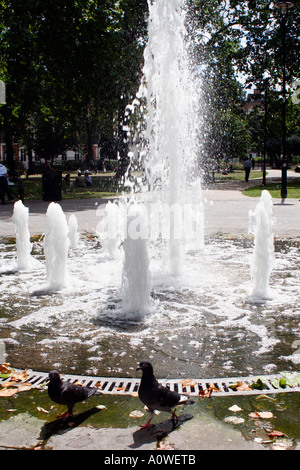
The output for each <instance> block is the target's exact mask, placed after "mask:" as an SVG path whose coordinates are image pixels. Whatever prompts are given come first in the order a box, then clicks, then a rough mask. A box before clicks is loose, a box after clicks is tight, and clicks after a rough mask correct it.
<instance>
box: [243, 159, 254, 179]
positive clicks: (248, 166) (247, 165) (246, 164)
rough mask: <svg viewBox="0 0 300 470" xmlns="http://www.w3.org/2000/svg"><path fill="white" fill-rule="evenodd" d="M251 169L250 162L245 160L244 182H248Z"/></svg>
mask: <svg viewBox="0 0 300 470" xmlns="http://www.w3.org/2000/svg"><path fill="white" fill-rule="evenodd" d="M251 167H252V164H251V160H249V158H247V160H246V161H245V162H244V170H245V181H249V176H250V171H251Z"/></svg>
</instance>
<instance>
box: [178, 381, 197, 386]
mask: <svg viewBox="0 0 300 470" xmlns="http://www.w3.org/2000/svg"><path fill="white" fill-rule="evenodd" d="M181 383H182V386H183V387H195V385H196V384H197V382H196V380H192V379H183V380H182V381H181Z"/></svg>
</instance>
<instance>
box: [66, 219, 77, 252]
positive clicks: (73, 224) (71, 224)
mask: <svg viewBox="0 0 300 470" xmlns="http://www.w3.org/2000/svg"><path fill="white" fill-rule="evenodd" d="M68 229H69V240H70V248H72V249H73V250H74V249H76V248H77V247H78V241H79V234H78V222H77V218H76V215H75V214H71V215H70V217H69V220H68Z"/></svg>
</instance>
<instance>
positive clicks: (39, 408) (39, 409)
mask: <svg viewBox="0 0 300 470" xmlns="http://www.w3.org/2000/svg"><path fill="white" fill-rule="evenodd" d="M37 410H38V411H41V412H42V413H46V414H48V413H49V411H47V410H45V409H44V408H42V407H41V406H38V407H37Z"/></svg>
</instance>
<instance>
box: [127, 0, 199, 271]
mask: <svg viewBox="0 0 300 470" xmlns="http://www.w3.org/2000/svg"><path fill="white" fill-rule="evenodd" d="M148 6H149V21H148V38H149V39H148V44H147V46H146V48H145V52H144V68H143V75H144V76H143V80H142V84H141V87H140V90H139V92H138V94H137V97H138V99H139V100H140V102H141V103H143V102H145V101H146V103H147V114H146V126H145V127H146V128H145V130H144V132H143V135H142V139H139V140H141V141H142V142H143V143H144V147H143V148H142V149H141V150H140V161H141V163H142V167H143V170H144V173H143V174H144V181H145V188H146V190H148V189H149V188H150V191H151V192H152V195H153V192H154V191H155V197H156V198H159V197H160V200H161V201H163V203H164V204H167V205H168V207H169V214H174V213H176V214H181V220H179V218H178V217H177V218H176V217H174V216H170V217H169V220H170V231H169V233H170V236H169V239H168V246H169V250H168V251H169V268H170V271H171V272H172V273H178V272H180V271H181V268H182V266H183V264H184V259H185V240H184V237H183V236H182V237H178V236H176V234H178V231H179V230H178V225H179V229H180V224H183V223H184V222H183V214H184V213H185V205H186V204H189V203H190V202H191V200H190V197H191V195H190V191H189V188H190V184H191V183H192V182H193V181H195V180H197V179H198V181H200V180H199V174H198V173H197V168H198V167H199V165H198V158H199V154H197V153H199V141H198V137H197V130H198V129H199V127H200V122H199V109H198V107H199V91H198V90H199V83H197V84H196V81H195V77H194V75H193V73H192V67H191V64H190V60H189V54H188V41H187V31H186V27H185V25H186V13H185V2H184V0H156V1H154V2H152V1H151V0H148ZM136 101H137V100H135V102H136ZM139 137H140V136H139ZM199 190H200V191H201V185H200V187H199ZM153 197H154V196H153ZM193 202H194V201H193ZM194 210H196V211H198V212H199V214H200V212H202V211H203V206H202V205H201V204H194ZM201 218H202V216H201V215H200V219H201ZM199 233H200V232H198V235H199Z"/></svg>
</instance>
